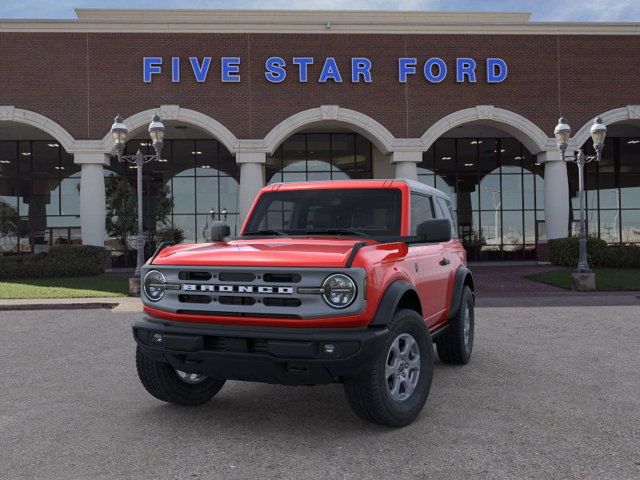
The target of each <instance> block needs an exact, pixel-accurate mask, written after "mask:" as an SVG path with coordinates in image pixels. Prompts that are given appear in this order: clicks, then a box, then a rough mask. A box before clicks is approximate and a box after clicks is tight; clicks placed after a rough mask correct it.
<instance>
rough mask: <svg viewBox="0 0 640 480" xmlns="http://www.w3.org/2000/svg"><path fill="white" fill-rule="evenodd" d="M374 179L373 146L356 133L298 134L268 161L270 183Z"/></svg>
mask: <svg viewBox="0 0 640 480" xmlns="http://www.w3.org/2000/svg"><path fill="white" fill-rule="evenodd" d="M349 178H372V145H371V142H369V140H367V139H366V138H364V137H363V136H362V135H359V134H357V133H297V134H295V135H292V136H291V137H289V138H288V139H287V140H285V141H284V142H283V143H282V145H280V146H279V147H278V148H277V149H276V151H275V152H274V154H273V155H272V156H270V157H268V158H267V166H266V179H267V183H278V182H304V181H314V180H346V179H349Z"/></svg>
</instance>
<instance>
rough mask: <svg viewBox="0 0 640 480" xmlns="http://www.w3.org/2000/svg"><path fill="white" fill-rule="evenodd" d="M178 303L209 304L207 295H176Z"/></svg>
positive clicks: (209, 300)
mask: <svg viewBox="0 0 640 480" xmlns="http://www.w3.org/2000/svg"><path fill="white" fill-rule="evenodd" d="M178 300H179V301H180V303H211V297H210V296H209V295H178Z"/></svg>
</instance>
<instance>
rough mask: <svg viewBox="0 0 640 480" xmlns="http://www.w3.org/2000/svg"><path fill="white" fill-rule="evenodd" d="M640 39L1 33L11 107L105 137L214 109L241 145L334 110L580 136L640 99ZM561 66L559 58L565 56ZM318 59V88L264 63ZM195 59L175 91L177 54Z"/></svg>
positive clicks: (1, 91)
mask: <svg viewBox="0 0 640 480" xmlns="http://www.w3.org/2000/svg"><path fill="white" fill-rule="evenodd" d="M639 40H640V37H635V36H551V35H549V36H542V35H494V36H489V35H487V36H484V35H406V36H404V35H370V34H366V35H355V34H354V35H346V34H331V35H315V34H314V35H302V34H178V33H177V34H161V35H153V34H120V33H118V34H104V33H90V34H84V33H60V34H55V33H48V34H47V33H38V34H36V33H0V87H1V88H0V105H15V106H16V107H19V108H24V109H28V110H33V111H36V112H38V113H40V114H42V115H45V116H47V117H49V118H52V119H53V120H55V121H56V122H58V123H59V124H61V125H62V126H63V127H65V128H66V129H67V130H68V131H69V132H70V133H71V134H72V135H73V136H74V137H75V138H77V139H86V138H90V139H97V138H102V137H103V136H104V135H105V133H107V131H108V129H109V126H110V125H111V122H112V120H113V116H114V115H115V114H116V113H120V114H121V115H123V116H125V117H126V116H130V115H132V114H134V113H137V112H139V111H142V110H146V109H149V108H153V107H156V106H158V105H161V104H178V105H180V106H181V107H186V108H190V109H193V110H197V111H200V112H203V113H205V114H207V115H209V116H211V117H213V118H215V119H217V120H218V121H220V122H221V123H222V124H224V125H225V126H226V127H227V128H229V129H230V130H231V131H232V132H233V133H234V134H235V135H236V136H237V137H238V138H261V137H263V136H264V135H266V134H267V133H268V131H269V130H270V129H271V128H273V127H274V126H275V125H276V124H277V123H279V122H280V121H282V120H283V119H284V118H286V117H288V116H290V115H292V114H294V113H296V112H299V111H301V110H304V109H307V108H312V107H317V106H319V105H322V104H337V105H339V106H341V107H345V108H351V109H354V110H357V111H360V112H362V113H365V114H367V115H369V116H371V117H373V118H374V119H376V120H377V121H379V122H380V123H382V124H383V125H384V126H386V127H387V128H388V129H389V130H390V131H391V132H392V133H393V134H394V135H395V136H397V137H419V136H420V135H421V134H422V133H424V131H425V130H426V129H427V128H428V127H429V126H430V125H432V124H433V123H434V122H435V121H437V120H438V119H440V118H442V117H443V116H445V115H447V114H449V113H451V112H454V111H456V110H459V109H462V108H467V107H472V106H474V105H479V104H492V105H495V106H496V107H501V108H505V109H508V110H512V111H514V112H516V113H519V114H520V115H522V116H524V117H526V118H528V119H529V120H531V121H533V122H534V123H536V124H537V125H538V126H539V127H540V128H542V129H543V130H544V131H545V132H548V133H549V134H551V132H552V131H553V127H554V126H555V124H556V122H557V118H558V116H559V114H560V113H562V114H564V115H565V116H567V117H568V118H569V121H570V123H571V125H573V126H574V129H575V130H577V129H578V128H579V127H580V126H581V125H582V124H584V123H585V122H587V121H588V120H589V118H591V117H592V116H593V115H594V114H596V113H598V112H603V111H606V110H610V109H613V108H617V107H620V106H624V105H627V104H638V103H640V48H639V47H640V41H639ZM559 54H560V55H561V58H560V59H559V58H558V55H559ZM272 55H278V56H282V57H284V58H285V59H287V61H288V62H290V59H291V58H292V57H293V56H312V57H315V61H316V63H315V64H314V65H313V66H312V67H311V69H310V78H309V82H308V83H306V84H301V83H298V81H297V70H293V69H289V70H288V72H289V75H288V77H287V79H286V80H285V81H284V82H283V83H280V84H271V83H269V82H268V81H267V80H266V79H265V78H264V61H265V59H266V58H267V57H269V56H272ZM144 56H162V57H164V59H165V65H164V70H165V71H164V73H163V75H162V76H155V77H154V80H153V82H152V83H150V84H145V83H143V81H142V57H144ZM172 56H179V57H182V58H183V65H182V79H181V82H180V83H172V82H171V78H170V75H169V72H170V65H169V62H170V58H171V57H172ZM189 56H197V57H203V56H212V57H213V62H212V65H211V69H210V71H209V77H208V79H207V81H206V83H203V84H198V83H196V82H195V80H194V79H193V76H192V75H191V72H190V67H189V65H188V60H187V57H189ZM220 56H239V57H241V58H242V65H241V75H242V82H241V83H221V82H220V80H219V78H220V60H219V57H220ZM327 56H334V57H336V59H337V61H338V64H339V65H340V67H341V71H342V75H343V80H344V82H343V83H342V84H334V83H332V82H331V81H330V82H328V83H326V84H320V83H318V82H317V76H318V74H319V70H320V67H321V62H323V61H324V58H325V57H327ZM355 56H363V57H368V58H370V59H371V60H372V61H373V69H372V74H373V83H371V84H365V83H358V84H352V83H351V82H350V79H349V76H348V75H349V68H348V66H349V59H350V58H351V57H355ZM403 56H406V57H417V58H418V59H421V60H422V61H424V60H426V59H427V58H429V57H432V56H439V57H442V58H444V59H445V60H446V61H447V64H448V66H449V75H448V77H447V79H446V80H445V81H444V82H442V83H441V84H438V85H432V84H429V83H427V82H426V80H424V78H423V77H422V76H421V73H420V72H421V68H420V66H419V67H418V74H417V75H415V76H413V78H410V80H409V82H408V83H407V84H400V83H399V82H398V79H397V59H398V57H403ZM458 56H469V57H472V58H475V59H476V60H477V61H478V83H476V84H468V83H464V84H457V83H456V82H455V76H454V72H453V68H452V67H453V61H454V59H455V57H458ZM488 56H495V57H501V58H504V59H505V60H506V62H507V64H508V66H509V76H508V78H507V80H506V81H505V82H503V83H500V84H487V83H485V81H484V61H485V59H486V57H488Z"/></svg>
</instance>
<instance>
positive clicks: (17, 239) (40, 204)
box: [0, 135, 81, 253]
mask: <svg viewBox="0 0 640 480" xmlns="http://www.w3.org/2000/svg"><path fill="white" fill-rule="evenodd" d="M40 136H41V135H40ZM80 242H81V235H80V167H79V166H78V165H76V164H74V163H73V155H70V154H68V153H67V152H66V151H65V150H64V149H63V148H62V147H61V146H60V144H59V143H58V142H57V141H55V140H9V141H7V140H5V141H0V252H22V253H28V252H32V251H41V250H43V248H46V246H51V245H58V244H69V243H77V244H79V243H80ZM43 246H44V247H43Z"/></svg>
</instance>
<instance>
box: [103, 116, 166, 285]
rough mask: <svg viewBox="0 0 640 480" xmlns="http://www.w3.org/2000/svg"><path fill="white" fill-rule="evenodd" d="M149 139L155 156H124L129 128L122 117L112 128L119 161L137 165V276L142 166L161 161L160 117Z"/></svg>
mask: <svg viewBox="0 0 640 480" xmlns="http://www.w3.org/2000/svg"><path fill="white" fill-rule="evenodd" d="M148 130H149V137H151V141H152V142H153V148H154V150H155V152H156V153H155V154H154V155H143V154H142V152H141V151H140V149H138V151H137V152H136V154H135V155H124V147H125V143H126V141H127V133H128V130H127V126H126V125H125V124H124V122H123V120H122V117H120V115H118V116H117V117H116V118H115V120H114V122H113V125H112V126H111V135H113V140H114V143H115V146H116V155H117V157H118V160H119V161H120V162H123V163H130V164H132V165H135V168H136V170H137V171H136V175H137V195H138V235H137V237H136V250H137V254H138V255H137V260H136V272H135V276H136V277H139V276H140V271H141V270H142V265H144V232H143V230H144V223H143V219H144V216H143V212H142V166H143V165H144V164H145V163H147V162H151V161H153V160H160V158H161V157H160V154H161V153H162V146H163V142H164V131H165V129H164V124H163V123H162V121H160V117H159V116H158V115H154V116H153V118H152V119H151V123H150V124H149V129H148Z"/></svg>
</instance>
